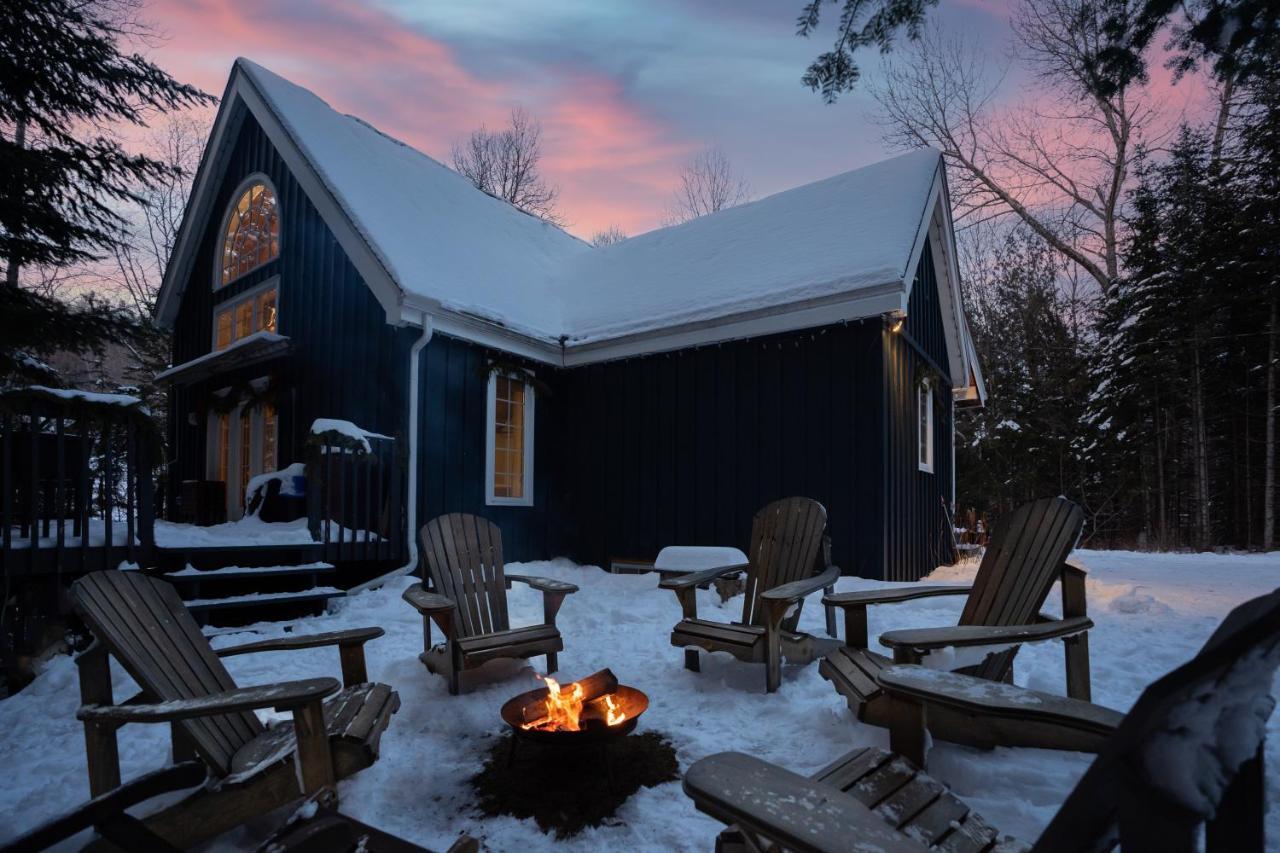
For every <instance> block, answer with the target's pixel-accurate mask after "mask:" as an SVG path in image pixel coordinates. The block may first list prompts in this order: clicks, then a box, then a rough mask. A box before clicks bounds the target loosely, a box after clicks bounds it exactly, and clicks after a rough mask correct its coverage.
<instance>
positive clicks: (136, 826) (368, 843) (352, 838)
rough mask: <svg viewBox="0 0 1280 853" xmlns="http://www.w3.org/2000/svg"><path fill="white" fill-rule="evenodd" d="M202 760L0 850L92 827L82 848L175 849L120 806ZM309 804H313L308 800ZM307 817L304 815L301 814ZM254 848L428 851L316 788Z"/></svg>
mask: <svg viewBox="0 0 1280 853" xmlns="http://www.w3.org/2000/svg"><path fill="white" fill-rule="evenodd" d="M208 774H209V769H208V768H207V767H206V766H205V764H204V762H203V761H198V760H197V761H183V762H181V763H179V764H170V765H169V766H168V767H163V768H161V769H159V770H153V771H151V772H150V773H144V774H143V775H142V776H139V777H138V778H136V779H131V780H129V781H128V782H126V783H124V784H123V785H121V786H120V787H119V788H116V789H115V790H114V791H110V792H108V793H107V794H104V795H103V796H101V797H96V798H94V799H92V800H90V801H89V802H87V803H84V804H82V805H80V806H77V807H76V808H74V809H72V810H71V811H69V812H67V813H65V814H63V815H60V816H58V817H56V818H54V819H53V820H50V821H48V822H46V823H44V824H43V825H41V826H39V827H37V828H35V829H33V830H31V831H30V832H28V833H26V834H24V835H21V836H19V837H18V838H15V839H13V840H12V841H9V842H8V843H6V844H4V845H2V846H0V853H39V851H41V850H48V849H50V848H52V847H53V846H54V845H55V844H61V843H62V842H64V841H66V840H68V839H70V838H72V837H74V836H76V835H78V834H79V833H80V832H82V831H84V830H86V829H93V836H92V837H91V838H90V840H89V841H88V843H87V844H85V846H84V847H82V848H80V849H81V850H84V851H90V850H92V851H103V850H130V851H135V850H136V851H146V853H181V849H180V848H178V847H174V846H173V845H172V844H170V843H169V842H168V841H166V840H165V839H163V838H161V837H160V836H159V835H156V834H155V833H154V832H152V831H151V830H150V829H148V828H147V826H146V824H145V823H143V822H142V821H141V820H140V819H138V818H136V817H134V816H132V815H130V814H129V813H128V811H126V809H130V808H133V807H134V806H136V805H140V804H142V803H145V802H147V801H149V800H152V799H155V798H156V797H159V796H163V795H165V794H169V793H172V792H174V791H182V790H185V789H187V788H193V787H195V786H196V785H199V784H201V783H202V782H204V781H205V778H206V777H207V776H208ZM313 803H314V805H312V804H313ZM308 812H309V813H310V814H311V816H310V817H307V816H306V815H307V813H308ZM478 849H479V845H478V843H477V842H476V840H475V839H473V838H471V837H470V836H467V835H463V836H462V837H460V838H459V839H458V840H457V842H455V843H454V844H453V845H452V846H451V847H450V848H449V851H448V853H475V851H477V850H478ZM258 851H259V853H430V851H428V850H427V849H426V848H425V847H419V846H418V845H416V844H411V843H409V842H408V841H405V840H404V839H402V838H397V837H396V836H394V835H390V834H389V833H386V832H383V831H382V830H380V829H377V828H375V827H372V826H369V825H367V824H364V823H361V822H360V821H357V820H354V819H352V818H350V817H347V816H346V815H343V814H339V813H338V811H337V795H336V794H335V793H334V791H333V789H332V788H322V789H321V790H320V791H319V792H318V793H316V794H315V795H313V796H312V797H311V799H310V800H308V802H307V804H306V805H305V807H304V809H299V811H298V812H297V813H295V814H294V815H293V816H292V817H291V818H290V819H289V821H288V823H286V824H285V825H284V826H283V827H281V828H280V829H279V830H277V831H276V832H275V833H274V834H273V835H272V836H271V837H270V838H269V839H268V840H267V841H266V842H265V843H263V844H262V845H260V846H259V847H258Z"/></svg>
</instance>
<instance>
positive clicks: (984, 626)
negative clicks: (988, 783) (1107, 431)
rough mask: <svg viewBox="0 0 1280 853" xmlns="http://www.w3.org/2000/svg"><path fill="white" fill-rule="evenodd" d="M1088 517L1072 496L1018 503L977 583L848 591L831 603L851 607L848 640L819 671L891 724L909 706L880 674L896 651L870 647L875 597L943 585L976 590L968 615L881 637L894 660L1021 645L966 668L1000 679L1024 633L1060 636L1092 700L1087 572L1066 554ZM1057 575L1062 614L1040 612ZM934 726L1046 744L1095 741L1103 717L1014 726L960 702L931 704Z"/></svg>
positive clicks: (889, 599) (867, 717)
mask: <svg viewBox="0 0 1280 853" xmlns="http://www.w3.org/2000/svg"><path fill="white" fill-rule="evenodd" d="M1083 527H1084V512H1083V511H1082V510H1081V509H1080V507H1078V506H1076V505H1075V504H1073V503H1072V502H1071V501H1069V500H1067V499H1066V498H1060V497H1059V498H1045V499H1042V500H1038V501H1033V502H1032V503H1028V504H1024V505H1023V506H1021V507H1019V508H1018V509H1017V510H1015V511H1014V512H1013V513H1012V514H1011V515H1010V516H1009V518H1008V520H1007V521H1006V522H1005V523H1004V524H1003V525H1002V526H1000V528H999V529H998V530H997V531H996V533H995V535H994V536H993V537H992V540H991V544H990V545H988V547H987V550H986V553H985V554H984V555H983V557H982V564H981V565H980V566H979V567H978V574H977V576H976V577H975V578H974V582H973V586H971V587H965V586H958V585H957V586H916V587H902V588H898V589H883V590H869V591H865V592H842V593H837V594H835V595H827V596H826V597H824V598H823V602H824V603H825V604H828V605H831V606H835V607H839V608H841V609H843V610H844V612H845V644H844V645H843V646H842V647H840V648H839V649H836V650H835V651H833V652H831V653H830V654H828V655H826V656H825V657H824V658H823V659H822V662H821V663H820V664H819V666H818V672H819V674H821V675H822V677H823V678H826V679H827V680H829V681H830V682H831V683H832V684H833V685H834V686H835V688H836V690H837V691H838V692H839V693H840V694H841V695H843V696H844V697H845V699H846V700H847V701H848V704H849V708H850V709H851V710H852V711H853V712H854V713H855V714H857V716H858V719H859V720H861V721H862V722H865V723H870V724H871V725H876V726H886V727H887V726H889V725H890V723H891V722H893V721H894V720H895V719H897V718H900V715H901V714H903V713H905V711H904V710H903V709H902V708H900V707H899V703H898V702H896V701H895V700H894V699H893V698H892V697H889V696H887V695H886V694H885V692H884V690H883V688H882V686H881V685H880V682H879V680H878V676H879V674H880V672H881V671H882V670H883V669H884V668H885V667H887V666H889V664H890V663H891V661H890V660H889V658H887V657H885V656H883V655H879V654H876V653H875V652H873V651H870V650H869V649H868V648H867V607H868V606H870V605H875V604H897V603H900V602H903V601H912V600H914V599H917V598H926V597H929V596H935V595H967V596H968V600H967V601H966V602H965V606H964V610H963V612H962V613H961V615H960V624H959V625H958V626H956V627H952V628H930V629H922V630H905V631H890V632H888V633H886V634H883V635H881V637H880V642H881V643H882V644H883V645H885V646H887V647H889V648H891V649H893V661H896V662H898V663H918V662H920V660H921V659H922V657H923V656H924V655H925V654H928V653H929V652H930V651H931V650H939V649H944V648H947V647H954V648H957V649H961V650H963V649H965V648H971V649H972V648H974V647H977V648H978V649H979V650H982V649H983V647H986V648H991V647H1000V646H1012V648H1009V649H1007V650H1005V651H997V652H995V653H994V654H990V655H988V656H986V657H985V658H984V659H982V660H981V662H980V663H977V664H976V665H972V666H968V667H965V668H962V669H960V670H958V671H960V672H963V673H966V674H969V675H975V676H978V677H979V678H984V679H988V680H991V681H1012V680H1013V657H1014V655H1015V654H1016V653H1017V651H1018V646H1019V645H1021V644H1023V643H1032V642H1043V641H1046V640H1053V639H1061V640H1062V641H1063V643H1064V644H1065V647H1066V681H1067V695H1068V696H1070V697H1072V698H1074V699H1081V700H1086V701H1087V700H1088V699H1089V695H1090V690H1089V645H1088V643H1089V640H1088V633H1087V631H1088V629H1089V628H1091V627H1093V622H1091V621H1090V620H1089V618H1088V615H1087V613H1086V605H1085V589H1084V580H1085V572H1084V570H1083V569H1081V568H1079V567H1078V566H1075V565H1072V564H1071V563H1068V562H1067V555H1068V554H1070V553H1071V550H1072V548H1074V547H1075V544H1076V541H1077V540H1078V539H1079V538H1080V531H1081V529H1082V528H1083ZM1056 580H1061V582H1062V617H1063V618H1061V619H1050V618H1049V617H1046V616H1041V615H1040V608H1041V607H1043V606H1044V602H1045V599H1046V598H1048V596H1049V591H1050V590H1051V589H1052V587H1053V583H1054V581H1056ZM978 653H979V654H980V651H979V652H978ZM930 711H931V713H930V714H929V721H928V725H929V731H930V732H931V733H932V734H933V735H934V736H935V737H940V738H942V739H943V740H950V741H956V742H959V743H967V744H971V745H974V746H983V747H990V746H994V745H996V744H1003V745H1005V746H1042V747H1045V748H1057V749H1075V750H1088V749H1090V744H1092V745H1093V746H1095V747H1096V746H1097V744H1099V743H1100V740H1099V735H1100V734H1101V735H1105V734H1106V733H1107V732H1106V730H1103V731H1099V730H1098V728H1097V727H1096V726H1092V725H1087V724H1084V723H1081V722H1072V720H1071V718H1068V719H1066V720H1064V721H1063V724H1062V727H1060V728H1055V727H1052V726H1049V725H1047V724H1045V725H1042V726H1039V727H1019V726H1013V727H1010V726H1007V725H1005V724H1004V721H1003V719H1002V718H998V717H996V718H991V719H985V718H982V719H979V718H975V717H973V716H972V715H970V714H968V713H961V712H959V711H957V709H955V708H949V707H946V708H944V707H938V708H931V709H930Z"/></svg>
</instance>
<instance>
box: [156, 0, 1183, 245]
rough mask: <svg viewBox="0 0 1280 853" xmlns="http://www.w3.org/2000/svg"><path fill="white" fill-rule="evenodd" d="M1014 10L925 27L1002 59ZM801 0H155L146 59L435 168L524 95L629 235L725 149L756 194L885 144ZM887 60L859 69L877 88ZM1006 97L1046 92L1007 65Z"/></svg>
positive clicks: (577, 187)
mask: <svg viewBox="0 0 1280 853" xmlns="http://www.w3.org/2000/svg"><path fill="white" fill-rule="evenodd" d="M1007 5H1008V4H1007V3H1006V2H1005V0H943V2H942V4H941V5H940V7H939V8H937V9H935V10H934V11H933V12H932V13H931V19H932V20H934V21H936V22H937V23H938V24H939V25H940V26H943V27H945V28H947V29H948V30H950V31H958V32H963V33H965V34H967V35H969V36H970V37H972V38H974V39H976V40H978V41H979V42H980V43H981V44H983V45H984V46H986V45H989V46H990V55H991V58H992V62H993V68H994V67H995V66H997V65H999V64H1000V63H1001V62H1002V61H1003V57H1004V56H1005V55H1006V54H1007V52H1008V49H1009V36H1010V33H1009V24H1008V10H1007ZM800 6H801V2H800V0H698V2H684V3H681V2H676V0H617V2H614V0H610V2H601V1H600V0H539V2H537V3H527V2H516V0H485V2H471V1H470V0H459V2H446V0H431V2H414V0H377V2H362V3H356V2H348V0H251V2H239V0H151V2H150V3H149V4H148V5H147V7H146V9H145V13H144V14H145V17H146V18H148V19H149V20H150V21H151V22H153V23H154V24H155V25H156V26H157V28H158V29H159V30H160V32H161V33H162V34H163V35H164V40H163V42H162V43H160V44H159V45H157V46H156V47H154V48H153V49H152V50H151V51H150V55H151V58H152V59H154V60H155V61H157V62H158V63H160V64H161V65H162V66H163V67H164V68H165V69H166V70H168V71H169V72H170V73H172V74H174V75H175V76H177V77H178V78H179V79H181V80H183V81H186V82H191V83H195V84H196V85H198V86H200V87H202V88H204V89H205V90H206V91H209V92H212V93H215V94H221V92H222V89H223V86H224V85H225V82H226V77H227V74H228V72H229V70H230V68H231V63H232V61H233V60H234V59H235V57H236V56H246V57H249V58H250V59H253V60H255V61H257V62H259V63H261V64H263V65H265V66H267V67H268V68H270V69H272V70H273V71H276V72H277V73H279V74H282V75H283V76H285V77H288V78H290V79H292V80H294V81H295V82H297V83H299V84H301V85H304V86H306V87H308V88H310V89H312V90H313V91H315V92H316V93H317V94H318V95H320V97H322V98H324V99H325V100H326V101H328V102H329V103H330V104H331V105H332V106H334V107H335V108H337V109H339V110H342V111H344V112H349V113H352V114H355V115H358V116H360V117H361V118H363V119H365V120H367V121H369V122H370V123H372V124H374V125H376V126H377V127H378V128H380V129H381V130H383V131H385V132H387V133H390V134H391V135H393V136H396V137H398V138H400V139H403V140H404V141H406V142H409V143H410V144H412V145H414V146H416V147H418V148H420V149H421V150H423V151H425V152H426V153H428V154H430V155H432V156H434V157H436V158H437V159H440V160H443V161H446V162H447V161H448V153H449V147H450V144H451V143H452V142H453V141H454V140H456V139H458V138H459V137H461V136H464V135H465V134H466V133H467V132H469V131H470V130H472V129H473V128H475V127H477V126H479V125H480V124H481V123H486V124H488V125H489V126H490V127H493V126H497V125H500V124H502V123H503V122H504V121H505V118H506V115H507V112H508V110H509V109H510V108H511V107H512V106H514V105H517V104H520V105H523V106H525V107H526V108H528V109H529V110H530V111H531V112H532V113H533V114H534V115H535V116H537V117H538V118H539V119H540V120H541V122H542V125H543V131H544V150H545V159H544V169H545V172H546V174H547V177H548V178H549V179H550V180H551V182H552V183H554V184H556V185H558V186H559V187H560V189H561V209H562V211H563V213H564V215H565V218H566V220H567V227H568V228H569V230H570V231H572V232H573V233H575V234H578V235H580V236H584V237H585V236H589V235H590V234H591V233H592V232H594V231H596V230H598V229H601V228H604V227H606V226H608V225H611V224H616V225H619V226H621V227H622V228H623V229H624V230H625V231H626V232H627V233H628V234H632V235H633V234H637V233H640V232H642V231H646V230H649V229H651V228H653V227H655V226H657V225H658V224H660V221H661V219H662V214H663V210H664V206H665V205H666V203H667V200H668V198H669V197H670V195H671V193H672V191H673V189H674V188H675V185H676V183H677V174H678V171H679V169H680V166H681V165H682V163H683V162H684V161H686V160H687V159H688V157H689V156H691V155H692V154H693V153H694V152H696V151H697V150H699V149H700V148H703V147H705V146H707V145H713V144H715V145H719V146H721V147H722V148H723V149H724V150H725V151H726V152H727V154H728V155H729V157H730V159H731V160H732V162H733V163H734V164H735V165H736V166H737V167H738V168H739V170H740V171H741V172H742V173H743V174H744V175H745V176H746V178H747V179H748V180H749V182H750V184H751V188H752V190H753V192H754V194H755V195H757V196H760V195H767V194H769V193H772V192H776V191H778V190H782V189H786V188H788V187H791V186H796V185H798V184H802V183H806V182H808V181H812V180H816V179H819V178H823V177H826V176H829V175H832V174H836V173H839V172H843V171H847V170H849V169H853V168H856V167H858V166H861V165H865V164H867V163H870V162H873V161H875V160H878V159H881V158H883V157H885V156H887V155H889V154H891V153H893V152H892V151H891V150H890V149H889V148H887V147H886V145H885V144H884V143H883V142H881V140H880V132H879V129H878V128H877V127H876V126H875V124H874V121H873V119H874V115H875V104H874V101H872V99H871V98H870V97H869V96H867V94H866V92H865V88H864V89H861V90H859V91H858V92H855V93H853V94H851V95H848V96H846V97H844V98H843V99H842V100H841V101H840V102H839V103H838V104H836V105H834V106H827V105H824V104H823V103H822V101H821V99H820V98H819V97H818V96H817V95H815V94H813V93H811V92H810V91H809V90H808V89H806V88H804V87H803V86H802V85H801V84H800V82H799V79H800V75H801V73H802V72H803V71H804V69H805V66H806V65H807V63H808V62H809V60H811V59H812V58H813V57H814V56H816V55H817V53H819V52H821V51H822V50H826V49H827V48H829V46H830V33H831V32H832V29H831V24H832V23H833V22H834V18H835V12H836V11H838V10H836V9H835V7H829V10H828V17H829V18H830V19H831V21H829V22H828V24H827V26H825V27H824V28H823V30H822V31H821V32H820V33H819V35H818V36H817V37H815V38H813V39H809V40H805V39H801V38H798V37H796V36H795V35H794V30H795V18H796V15H797V14H798V12H799V10H800ZM879 64H880V60H879V57H878V55H877V54H875V53H874V52H870V53H867V54H866V55H865V56H864V59H863V62H862V65H863V68H864V71H865V73H866V74H867V76H868V77H869V78H874V77H875V76H876V71H877V69H878V67H879ZM1157 78H1158V80H1157V82H1156V84H1155V85H1157V86H1160V87H1161V88H1162V96H1163V97H1164V98H1165V100H1166V102H1167V105H1168V107H1169V109H1170V110H1171V111H1172V112H1175V113H1178V112H1182V111H1186V110H1191V111H1195V110H1197V109H1200V108H1201V107H1202V105H1203V91H1202V89H1203V87H1199V86H1196V85H1194V84H1192V85H1188V84H1187V83H1185V82H1184V83H1183V84H1181V85H1179V86H1177V87H1175V88H1172V89H1170V87H1169V86H1168V84H1167V81H1165V80H1164V77H1163V76H1162V75H1157ZM1001 96H1002V98H1003V99H1004V100H1006V101H1007V102H1009V103H1014V102H1018V101H1019V100H1026V99H1028V98H1034V97H1036V92H1035V91H1034V89H1033V88H1032V87H1031V85H1030V81H1029V80H1028V79H1027V78H1026V75H1025V74H1023V73H1022V72H1021V70H1020V69H1019V68H1018V67H1017V66H1016V65H1015V66H1014V67H1013V68H1012V69H1011V71H1010V73H1009V74H1008V76H1007V77H1006V79H1005V81H1004V85H1003V86H1002V88H1001Z"/></svg>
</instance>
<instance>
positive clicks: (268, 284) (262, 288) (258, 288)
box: [209, 275, 280, 352]
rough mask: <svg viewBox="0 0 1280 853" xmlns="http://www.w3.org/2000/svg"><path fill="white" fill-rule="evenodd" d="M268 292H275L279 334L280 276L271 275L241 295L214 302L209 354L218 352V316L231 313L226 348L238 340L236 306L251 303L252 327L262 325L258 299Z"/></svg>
mask: <svg viewBox="0 0 1280 853" xmlns="http://www.w3.org/2000/svg"><path fill="white" fill-rule="evenodd" d="M268 290H274V291H275V292H276V332H277V333H279V331H280V276H279V275H273V276H271V277H270V278H268V279H267V280H266V281H264V282H262V283H261V284H255V285H254V286H253V287H251V288H249V289H248V290H246V291H244V292H243V293H237V294H236V295H235V296H233V297H230V298H228V299H224V300H222V301H221V302H215V303H214V304H213V313H212V314H211V315H210V317H209V342H210V343H209V352H219V351H220V350H218V315H219V314H222V313H224V312H226V311H230V312H231V343H230V344H227V346H230V345H231V344H234V343H235V342H236V341H238V340H240V339H239V338H238V337H236V306H237V305H239V304H240V303H241V302H247V301H249V300H252V301H253V325H254V326H261V325H262V318H261V317H259V316H258V297H259V296H261V295H262V294H263V293H265V292H266V291H268ZM256 331H258V332H261V331H264V330H263V329H261V328H259V329H256ZM249 334H250V335H252V334H254V332H250V333H249Z"/></svg>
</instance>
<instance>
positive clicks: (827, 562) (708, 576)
mask: <svg viewBox="0 0 1280 853" xmlns="http://www.w3.org/2000/svg"><path fill="white" fill-rule="evenodd" d="M826 528H827V511H826V509H825V508H823V506H822V504H820V503H818V502H817V501H815V500H811V499H810V498H784V499H783V500H780V501H774V502H773V503H771V504H769V505H768V506H766V507H765V508H764V509H762V510H760V511H759V512H757V513H756V516H755V518H754V519H753V520H752V522H751V547H750V549H749V550H748V551H747V561H748V562H747V565H746V566H745V567H744V566H741V565H733V566H723V567H720V568H713V569H705V570H703V571H700V572H691V573H689V574H687V575H679V576H677V577H671V578H664V579H663V580H662V582H661V583H659V584H658V586H660V587H661V588H662V589H669V590H672V591H673V592H675V594H676V598H678V599H679V600H680V606H681V608H682V609H683V611H684V618H683V619H681V620H680V622H679V623H677V624H676V626H675V627H674V628H673V629H671V645H673V646H677V647H680V648H684V650H685V653H684V665H685V669H688V670H692V671H693V672H697V671H698V670H699V669H700V667H701V665H700V663H699V660H698V649H699V648H701V649H705V650H706V651H711V652H714V651H724V652H728V653H729V654H731V655H733V656H734V657H736V658H737V659H738V660H743V661H748V662H751V663H763V664H765V689H766V690H767V691H768V692H769V693H773V692H774V691H776V690H777V689H778V687H779V686H780V685H781V683H782V658H783V657H784V656H785V657H786V658H787V660H788V661H790V662H793V663H798V662H802V663H808V662H810V661H812V660H813V659H814V658H815V657H816V656H817V655H819V654H821V653H822V651H823V650H824V649H825V647H824V645H823V644H822V641H820V640H819V639H818V638H816V637H814V636H812V635H810V634H804V633H797V632H796V624H797V623H798V622H799V620H800V608H801V606H802V605H803V604H804V599H805V596H808V595H811V594H812V593H815V592H817V591H819V590H826V591H827V592H830V591H831V588H832V586H833V585H834V584H835V582H836V581H837V580H838V579H839V578H840V569H839V568H837V567H836V566H833V565H831V559H830V553H829V552H830V548H829V547H828V544H829V543H828V542H827V541H826V538H825V537H824V535H823V534H824V531H825V530H826ZM744 568H745V570H746V573H747V585H746V594H745V599H744V601H743V604H742V619H741V621H738V622H730V623H725V622H715V621H711V620H709V619H699V618H698V599H697V589H698V587H699V586H700V585H702V584H705V583H707V582H708V581H712V580H714V579H716V578H718V577H721V576H723V575H725V574H729V573H732V572H739V571H742V570H743V569H744ZM830 625H831V620H828V626H829V627H828V630H830ZM690 647H693V648H690Z"/></svg>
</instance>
